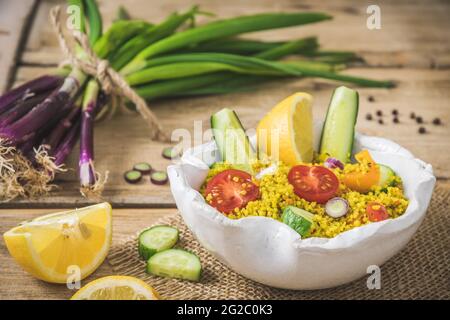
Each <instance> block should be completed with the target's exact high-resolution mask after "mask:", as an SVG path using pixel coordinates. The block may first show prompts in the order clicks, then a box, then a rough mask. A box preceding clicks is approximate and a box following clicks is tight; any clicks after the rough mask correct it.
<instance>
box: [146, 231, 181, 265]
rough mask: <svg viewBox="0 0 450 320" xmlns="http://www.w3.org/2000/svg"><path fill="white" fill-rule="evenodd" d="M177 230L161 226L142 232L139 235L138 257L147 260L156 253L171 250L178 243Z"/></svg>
mask: <svg viewBox="0 0 450 320" xmlns="http://www.w3.org/2000/svg"><path fill="white" fill-rule="evenodd" d="M178 235H179V232H178V229H177V228H174V227H171V226H166V225H161V226H154V227H151V228H149V229H147V230H144V231H142V232H141V234H140V235H139V247H138V250H139V255H140V256H141V257H142V258H143V259H145V260H148V259H149V258H150V257H151V256H152V255H154V254H155V253H157V252H160V251H163V250H167V249H170V248H172V247H173V246H174V245H175V244H176V243H177V241H178Z"/></svg>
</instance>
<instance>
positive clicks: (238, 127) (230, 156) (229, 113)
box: [211, 108, 256, 174]
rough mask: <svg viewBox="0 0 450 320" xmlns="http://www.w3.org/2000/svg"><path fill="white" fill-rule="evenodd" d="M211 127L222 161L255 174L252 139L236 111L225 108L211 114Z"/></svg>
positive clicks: (254, 155)
mask: <svg viewBox="0 0 450 320" xmlns="http://www.w3.org/2000/svg"><path fill="white" fill-rule="evenodd" d="M211 128H212V129H213V134H214V140H215V141H216V144H217V148H218V149H219V152H220V155H221V156H222V161H225V162H228V163H230V164H231V165H232V166H233V167H234V168H236V169H240V170H244V171H247V172H248V173H250V174H253V170H252V166H251V162H252V161H253V160H255V159H256V153H255V151H254V150H253V147H252V145H251V144H250V140H249V139H248V137H247V135H246V134H245V130H244V128H243V127H242V124H241V121H240V120H239V118H238V116H237V114H236V112H234V111H233V110H231V109H228V108H224V109H222V110H220V111H219V112H217V113H215V114H213V115H212V116H211Z"/></svg>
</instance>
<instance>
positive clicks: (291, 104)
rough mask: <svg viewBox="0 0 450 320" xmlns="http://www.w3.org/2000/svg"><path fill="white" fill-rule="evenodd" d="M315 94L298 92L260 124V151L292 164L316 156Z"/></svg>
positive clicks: (272, 111)
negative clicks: (314, 153) (313, 102)
mask: <svg viewBox="0 0 450 320" xmlns="http://www.w3.org/2000/svg"><path fill="white" fill-rule="evenodd" d="M312 101H313V99H312V96H311V95H310V94H308V93H304V92H298V93H295V94H293V95H292V96H290V97H288V98H286V99H284V100H283V101H281V102H280V103H278V104H277V105H276V106H275V107H274V108H273V109H272V110H271V111H269V113H267V114H266V115H265V116H264V118H263V119H262V120H261V121H260V122H259V124H258V127H257V137H258V152H259V154H260V158H261V155H262V154H265V155H267V156H269V157H270V158H271V159H272V160H274V161H276V160H281V161H283V162H284V163H285V164H287V165H289V166H293V165H296V164H298V163H302V162H303V163H309V162H312V160H313V152H314V150H313V117H312Z"/></svg>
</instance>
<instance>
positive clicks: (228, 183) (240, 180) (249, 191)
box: [205, 169, 259, 214]
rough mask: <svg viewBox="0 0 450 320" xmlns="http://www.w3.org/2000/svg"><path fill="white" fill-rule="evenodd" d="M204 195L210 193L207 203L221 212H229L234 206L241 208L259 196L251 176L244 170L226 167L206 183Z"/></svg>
mask: <svg viewBox="0 0 450 320" xmlns="http://www.w3.org/2000/svg"><path fill="white" fill-rule="evenodd" d="M205 195H206V197H207V198H208V195H211V196H210V197H211V199H208V200H207V201H208V203H209V204H210V205H211V206H213V207H214V208H216V209H217V210H219V211H220V212H222V213H226V214H229V213H231V212H232V211H233V210H234V209H235V208H239V209H240V208H243V207H245V206H246V205H247V203H248V202H250V201H253V200H256V199H258V198H259V188H258V186H257V185H256V184H254V183H253V182H252V176H251V175H250V174H248V173H247V172H245V171H241V170H235V169H228V170H225V171H222V172H221V173H219V174H217V175H215V176H214V177H213V178H212V179H211V180H209V181H208V184H207V185H206V190H205Z"/></svg>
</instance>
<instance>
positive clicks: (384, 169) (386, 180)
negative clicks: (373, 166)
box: [378, 164, 395, 187]
mask: <svg viewBox="0 0 450 320" xmlns="http://www.w3.org/2000/svg"><path fill="white" fill-rule="evenodd" d="M378 166H379V167H380V181H379V182H378V185H379V186H381V187H385V186H387V185H390V183H391V182H392V178H393V177H394V176H395V172H394V170H392V169H391V168H390V167H388V166H385V165H384V164H378Z"/></svg>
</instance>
